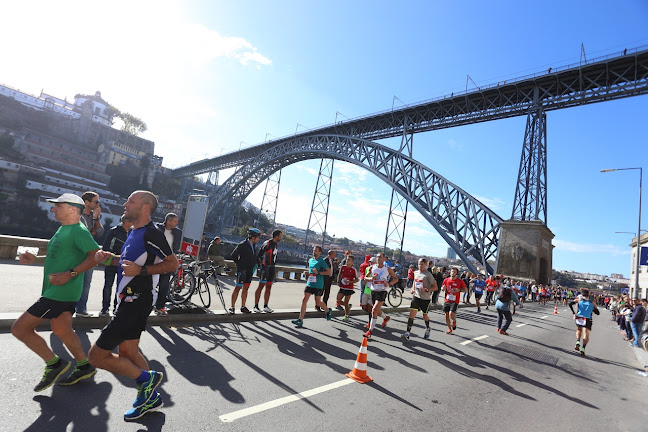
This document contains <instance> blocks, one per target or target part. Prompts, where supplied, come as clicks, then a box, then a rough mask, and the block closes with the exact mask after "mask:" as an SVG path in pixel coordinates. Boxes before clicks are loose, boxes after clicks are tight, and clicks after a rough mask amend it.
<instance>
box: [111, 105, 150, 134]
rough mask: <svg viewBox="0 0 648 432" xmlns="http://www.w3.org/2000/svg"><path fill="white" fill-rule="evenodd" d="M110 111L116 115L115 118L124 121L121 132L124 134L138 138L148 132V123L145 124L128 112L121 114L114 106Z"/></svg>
mask: <svg viewBox="0 0 648 432" xmlns="http://www.w3.org/2000/svg"><path fill="white" fill-rule="evenodd" d="M108 109H109V110H110V111H112V112H113V113H114V116H115V117H117V118H118V119H119V120H121V121H122V127H121V130H123V131H124V132H126V133H129V134H131V135H135V136H137V135H139V134H141V133H144V132H146V130H147V129H148V127H147V126H146V123H144V122H143V121H142V119H140V118H139V117H135V116H134V115H133V114H130V113H127V112H121V111H120V110H118V109H117V108H115V107H114V106H110V107H108Z"/></svg>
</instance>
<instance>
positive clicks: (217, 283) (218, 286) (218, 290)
mask: <svg viewBox="0 0 648 432" xmlns="http://www.w3.org/2000/svg"><path fill="white" fill-rule="evenodd" d="M214 289H216V294H217V295H218V298H220V301H221V303H222V304H223V309H224V310H227V306H225V297H224V296H223V287H222V286H221V284H220V281H219V280H218V278H217V277H216V276H214Z"/></svg>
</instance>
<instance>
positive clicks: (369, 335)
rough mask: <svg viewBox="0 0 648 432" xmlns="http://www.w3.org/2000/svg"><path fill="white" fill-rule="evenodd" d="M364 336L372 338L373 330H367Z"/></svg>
mask: <svg viewBox="0 0 648 432" xmlns="http://www.w3.org/2000/svg"><path fill="white" fill-rule="evenodd" d="M364 337H366V338H367V339H371V330H367V331H366V332H365V334H364Z"/></svg>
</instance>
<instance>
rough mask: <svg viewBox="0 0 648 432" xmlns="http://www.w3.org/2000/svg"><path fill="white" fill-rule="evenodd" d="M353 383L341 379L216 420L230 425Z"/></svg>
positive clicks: (352, 381)
mask: <svg viewBox="0 0 648 432" xmlns="http://www.w3.org/2000/svg"><path fill="white" fill-rule="evenodd" d="M354 382H355V381H354V380H352V379H351V378H347V379H343V380H342V381H338V382H334V383H332V384H327V385H325V386H321V387H317V388H314V389H312V390H306V391H303V392H301V393H297V394H296V395H292V396H286V397H282V398H280V399H275V400H273V401H270V402H265V403H262V404H259V405H255V406H253V407H249V408H244V409H242V410H238V411H234V412H231V413H229V414H223V415H222V416H219V417H218V418H219V419H220V421H222V422H223V423H231V422H233V421H234V420H238V419H240V418H243V417H247V416H249V415H252V414H257V413H260V412H263V411H267V410H269V409H272V408H277V407H280V406H282V405H285V404H287V403H290V402H295V401H298V400H301V399H306V398H308V397H310V396H314V395H316V394H319V393H323V392H325V391H329V390H333V389H336V388H338V387H342V386H345V385H347V384H351V383H354Z"/></svg>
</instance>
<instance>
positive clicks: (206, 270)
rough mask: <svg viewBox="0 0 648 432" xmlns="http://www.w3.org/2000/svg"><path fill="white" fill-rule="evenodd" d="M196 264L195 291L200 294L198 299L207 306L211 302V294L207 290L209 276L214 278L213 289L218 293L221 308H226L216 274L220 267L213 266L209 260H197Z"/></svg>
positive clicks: (221, 287)
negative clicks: (196, 280)
mask: <svg viewBox="0 0 648 432" xmlns="http://www.w3.org/2000/svg"><path fill="white" fill-rule="evenodd" d="M196 264H197V265H198V266H199V269H200V270H199V272H198V275H197V278H198V283H197V286H196V291H198V295H199V296H200V300H202V302H203V304H204V305H205V307H207V308H208V307H209V305H210V304H211V294H210V292H209V283H208V280H209V278H210V277H211V278H212V279H213V280H214V289H215V290H216V294H217V295H218V298H219V299H220V301H221V304H222V305H223V309H224V310H227V306H225V296H224V293H223V286H222V285H221V283H220V280H218V275H219V274H220V272H221V269H222V268H221V267H214V265H213V264H212V262H211V261H209V260H208V261H198V262H196Z"/></svg>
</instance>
